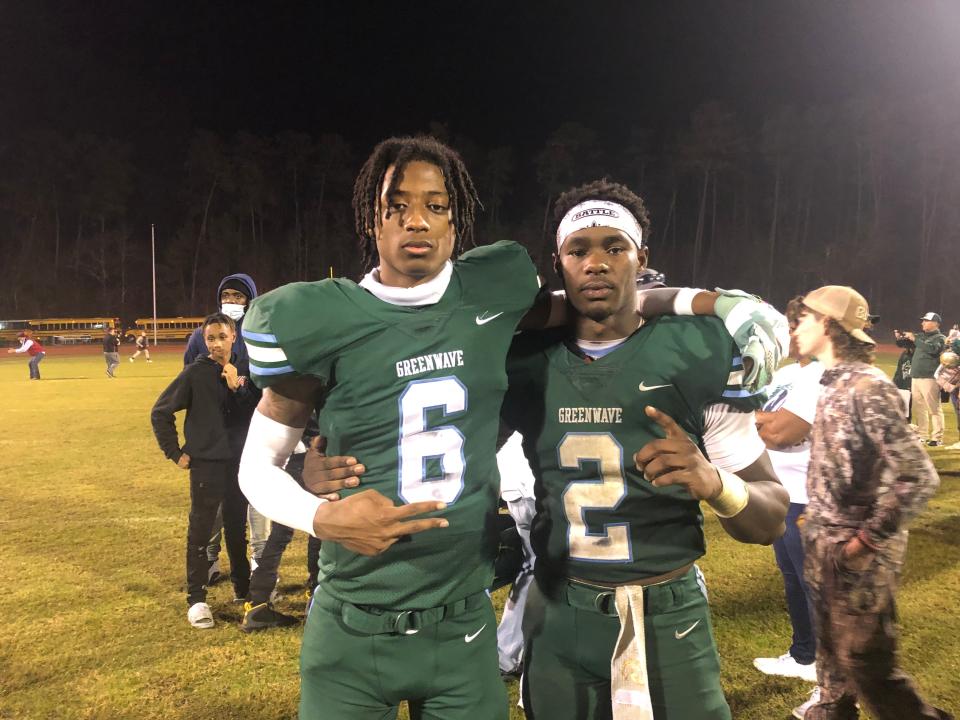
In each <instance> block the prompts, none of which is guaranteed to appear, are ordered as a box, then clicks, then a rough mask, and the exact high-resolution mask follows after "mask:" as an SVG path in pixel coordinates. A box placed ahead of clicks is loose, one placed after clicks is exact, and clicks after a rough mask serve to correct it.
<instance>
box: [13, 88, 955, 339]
mask: <svg viewBox="0 0 960 720" xmlns="http://www.w3.org/2000/svg"><path fill="white" fill-rule="evenodd" d="M425 130H426V131H428V132H431V133H433V134H435V135H437V136H439V137H440V138H441V139H444V140H446V141H448V142H450V143H452V144H453V145H454V146H455V147H457V148H458V149H459V150H460V152H461V153H462V154H463V156H464V158H465V160H466V162H467V166H468V167H469V168H470V169H471V172H472V173H473V176H474V180H475V181H476V183H477V185H478V188H479V191H480V194H481V198H482V200H483V202H484V206H485V212H484V213H482V215H481V218H480V221H479V227H478V230H477V233H476V235H477V237H478V238H479V239H480V241H481V242H486V241H490V240H494V239H499V238H502V237H509V238H513V239H517V240H520V241H521V242H523V243H524V244H526V245H527V247H528V248H529V249H530V252H531V254H532V255H533V257H534V259H535V260H536V261H537V262H538V263H539V264H540V266H541V268H542V270H543V271H544V274H545V275H547V276H550V275H552V271H551V270H550V269H549V268H550V256H551V254H552V252H553V247H554V244H553V238H552V235H551V233H552V230H553V227H554V221H553V217H552V208H551V205H552V202H553V200H554V199H555V198H556V196H557V194H558V193H560V192H562V191H563V190H564V189H566V188H568V187H570V186H572V185H574V184H576V183H580V182H584V181H587V180H591V179H594V178H596V177H599V176H601V175H606V176H608V177H611V178H613V179H616V180H619V181H621V182H624V183H626V184H627V185H629V186H631V187H632V188H634V189H635V190H637V191H638V192H640V194H641V195H643V196H644V198H645V199H646V201H647V204H648V206H649V207H650V211H651V216H652V220H653V234H652V236H651V239H650V248H651V264H652V265H653V266H655V267H657V268H658V269H660V270H663V271H665V272H666V273H667V275H668V278H669V280H670V281H671V282H672V283H674V284H687V285H699V286H713V285H724V286H737V287H742V288H746V289H750V290H753V291H755V292H759V293H761V294H763V295H764V296H765V297H767V298H769V299H771V300H772V301H773V302H775V303H778V304H781V305H782V304H783V303H784V302H785V301H786V300H787V299H788V298H789V297H791V296H792V295H794V294H796V293H798V292H802V291H804V290H806V289H809V288H812V287H815V286H818V285H822V284H825V283H838V284H850V285H853V286H855V287H857V288H858V289H860V290H861V291H862V292H863V293H864V294H865V295H866V296H867V298H868V299H869V300H870V302H871V305H872V307H874V308H876V309H877V310H878V311H879V312H881V313H882V314H883V315H884V316H885V317H884V320H885V323H884V324H885V325H887V326H888V327H889V325H910V326H911V327H912V326H913V325H915V324H916V321H915V317H917V316H918V315H919V313H920V312H921V311H925V310H928V309H936V310H939V311H940V312H942V313H943V314H944V315H945V320H948V321H949V322H953V321H955V320H956V319H960V261H958V256H960V92H958V87H954V88H951V89H950V90H949V91H948V92H939V93H937V94H931V95H926V96H921V97H915V98H913V99H912V100H911V101H910V102H909V103H904V102H898V103H893V102H888V101H883V100H879V99H875V98H857V99H851V100H850V101H848V102H847V103H845V104H843V105H839V106H820V107H804V108H799V107H781V108H778V109H776V110H774V111H771V112H769V113H768V114H767V116H766V117H764V118H762V119H760V121H758V122H755V123H753V124H752V125H751V124H748V123H746V122H745V121H743V120H742V119H740V118H738V117H737V115H736V113H735V112H734V111H733V110H731V109H730V108H726V107H723V106H721V105H719V104H717V103H706V104H704V105H702V106H701V107H699V108H698V109H697V110H696V111H695V112H694V113H693V114H692V116H691V117H690V118H689V122H688V123H686V125H685V126H684V127H679V128H673V129H670V130H667V131H665V130H655V129H650V128H644V127H630V126H629V124H628V123H625V125H624V128H623V133H622V136H621V137H616V138H611V137H600V136H598V134H597V133H596V132H595V131H593V130H592V129H591V128H590V127H588V126H587V125H584V124H580V123H573V122H568V123H563V124H560V125H559V126H558V127H557V129H556V130H555V131H554V132H553V133H552V134H550V136H549V137H547V138H545V140H544V141H543V144H542V146H540V147H539V148H531V147H520V146H515V147H506V146H504V147H483V146H481V145H480V144H478V143H476V142H474V141H472V140H471V139H469V138H463V137H458V136H457V135H456V134H451V132H450V131H449V130H448V129H447V127H446V126H444V125H442V124H439V123H435V124H432V125H431V126H430V127H429V128H425ZM368 151H369V148H368V147H357V146H355V145H353V144H351V143H350V142H348V141H347V140H346V139H345V138H344V137H342V136H340V135H336V134H324V133H319V134H317V135H306V134H302V133H294V132H287V133H283V134H280V135H277V136H274V137H260V136H256V135H252V134H249V133H239V134H237V135H234V136H232V137H222V136H219V135H217V134H215V133H212V132H208V131H196V132H195V133H194V135H193V137H192V140H191V141H190V143H189V145H188V146H187V147H184V148H182V161H177V162H176V163H174V164H173V167H175V168H178V171H177V172H175V173H170V172H168V173H166V174H159V175H158V174H157V173H159V172H160V171H154V170H152V169H151V168H150V167H145V166H143V164H142V163H139V162H138V155H137V148H134V147H131V146H130V145H129V144H126V143H124V142H121V141H119V140H116V139H112V138H108V137H97V136H93V135H72V136H71V135H64V134H62V133H57V132H53V131H33V132H29V133H26V134H24V135H22V136H19V137H16V138H8V139H7V140H6V142H5V143H4V144H3V145H0V257H2V259H3V266H4V272H3V275H2V284H0V317H38V316H43V315H56V314H71V315H86V314H107V315H120V316H121V317H123V318H124V319H131V318H133V317H136V316H140V315H147V314H149V312H150V255H149V248H150V245H149V239H150V229H149V227H150V223H156V226H157V264H158V268H157V272H158V310H159V313H160V314H161V315H176V314H196V313H203V312H206V311H208V310H209V309H211V306H212V305H213V301H214V297H213V292H214V289H215V286H216V283H217V280H218V279H219V278H220V277H221V276H222V275H223V274H224V273H226V272H232V271H244V272H249V273H250V274H252V275H253V276H254V278H255V279H256V281H257V282H258V284H260V285H261V287H262V288H264V289H269V288H271V287H275V286H277V285H280V284H282V283H285V282H289V281H293V280H308V279H317V278H321V277H326V276H327V275H328V274H329V273H330V272H331V269H332V272H333V273H335V274H336V275H346V276H350V277H357V275H358V273H359V271H360V268H359V265H358V246H357V242H356V240H355V236H354V232H353V227H352V225H353V215H352V211H351V208H350V196H351V190H352V181H353V177H354V176H355V174H356V172H357V170H358V168H359V165H360V163H361V162H362V161H363V159H364V157H365V155H366V153H367V152H368ZM146 188H150V190H149V191H148V190H146ZM148 192H149V193H156V192H160V193H162V194H164V196H165V201H166V202H165V204H163V207H165V208H168V210H166V211H165V212H163V213H162V216H161V217H150V216H148V215H149V214H150V213H148V212H146V211H145V210H144V208H145V207H147V206H148V205H149V203H148V202H147V201H146V200H145V195H146V194H147V193H148ZM888 323H889V325H888Z"/></svg>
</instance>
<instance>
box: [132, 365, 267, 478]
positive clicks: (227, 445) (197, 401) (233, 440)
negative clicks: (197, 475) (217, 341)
mask: <svg viewBox="0 0 960 720" xmlns="http://www.w3.org/2000/svg"><path fill="white" fill-rule="evenodd" d="M230 360H231V362H233V363H234V364H235V365H236V358H231V359H230ZM222 370H223V368H222V367H221V366H220V363H218V362H217V361H216V360H211V359H210V357H209V356H208V355H206V354H204V355H202V356H200V357H199V358H197V359H196V360H195V361H194V362H192V363H191V364H190V365H188V366H187V367H185V368H184V369H183V371H182V372H181V373H180V374H179V375H178V376H177V377H176V379H175V380H174V381H173V382H172V383H170V385H169V386H168V387H167V389H166V390H164V391H163V393H162V394H161V395H160V397H159V398H157V402H156V403H155V404H154V406H153V410H152V411H151V412H150V422H151V423H152V425H153V433H154V435H155V436H156V438H157V443H158V444H159V445H160V449H161V450H162V451H163V454H164V455H166V456H167V457H168V458H170V459H171V460H173V461H174V462H178V461H179V460H180V456H181V455H182V454H183V453H186V454H187V455H189V456H190V457H191V458H196V459H197V460H239V459H240V455H241V453H242V452H243V443H244V441H245V440H246V438H247V427H248V426H249V425H250V416H251V415H252V414H253V409H254V408H255V407H256V405H257V401H258V399H259V396H260V392H259V391H258V390H257V388H256V385H254V384H253V383H252V382H250V381H249V380H248V381H247V382H246V383H244V385H243V386H242V387H241V388H239V389H237V390H236V391H234V392H231V391H230V390H229V389H228V388H227V384H226V382H225V381H224V380H223V379H222V378H221V372H222ZM180 410H186V411H187V417H186V420H185V421H184V424H183V434H184V438H185V439H186V442H185V443H184V445H183V447H182V448H181V447H180V439H179V437H178V436H177V428H176V424H175V421H174V414H175V413H177V412H179V411H180Z"/></svg>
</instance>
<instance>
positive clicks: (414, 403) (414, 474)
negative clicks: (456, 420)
mask: <svg viewBox="0 0 960 720" xmlns="http://www.w3.org/2000/svg"><path fill="white" fill-rule="evenodd" d="M432 409H439V410H442V411H443V415H444V417H446V416H447V415H450V414H452V413H459V412H463V411H464V410H466V409H467V388H465V387H464V386H463V385H462V384H461V382H460V381H459V380H457V379H456V378H455V377H446V378H437V379H436V380H414V381H413V382H411V383H410V384H409V385H407V387H406V388H405V389H404V391H403V393H401V395H400V447H399V451H400V487H399V488H398V493H399V494H400V497H401V498H402V499H403V501H404V502H407V503H413V502H420V501H422V500H438V501H440V502H445V503H452V502H453V501H455V500H456V499H457V498H458V497H460V493H461V492H462V491H463V471H464V468H465V467H466V461H465V460H464V456H463V443H464V437H463V433H461V432H460V430H459V429H457V428H456V427H454V426H453V425H441V426H439V427H433V428H429V429H428V428H427V411H428V410H432Z"/></svg>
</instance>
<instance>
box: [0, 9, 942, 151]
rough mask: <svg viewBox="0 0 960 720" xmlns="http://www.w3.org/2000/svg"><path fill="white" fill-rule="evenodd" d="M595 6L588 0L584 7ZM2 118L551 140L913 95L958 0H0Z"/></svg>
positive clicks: (86, 127) (78, 126)
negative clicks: (557, 131)
mask: <svg viewBox="0 0 960 720" xmlns="http://www.w3.org/2000/svg"><path fill="white" fill-rule="evenodd" d="M587 7H590V8H591V9H589V10H588V9H585V8H587ZM0 14H2V17H3V20H2V22H0V131H2V132H3V134H4V135H10V134H13V133H16V132H18V131H21V130H23V129H25V128H30V127H45V128H51V129H55V130H59V131H61V132H73V131H86V132H96V133H100V134H104V135H109V136H112V137H117V138H121V139H127V140H130V141H132V142H134V143H135V145H136V147H137V149H138V152H139V153H141V154H143V156H144V157H150V156H151V155H156V156H157V157H158V158H162V157H163V155H164V154H165V152H164V151H165V149H166V148H167V147H168V146H169V145H170V143H176V142H182V140H181V138H183V137H186V136H188V135H189V133H190V132H191V130H192V129H193V128H195V127H202V128H205V129H209V130H213V131H215V132H218V133H223V134H231V133H233V132H235V131H237V130H249V131H251V132H253V133H257V134H273V133H276V132H278V131H281V130H285V129H293V130H302V131H305V132H314V133H319V132H321V131H324V132H336V133H340V134H341V135H343V136H344V137H346V138H348V139H349V140H350V141H351V142H353V143H355V144H356V145H357V146H358V147H361V148H363V147H365V146H369V145H372V144H373V143H374V142H376V141H377V140H378V139H380V138H382V137H384V136H386V135H389V134H396V133H404V132H416V131H419V130H423V129H425V128H426V127H427V125H428V123H429V122H430V121H432V120H435V121H440V122H443V123H446V124H447V126H448V127H449V128H450V130H451V132H454V133H457V134H462V135H465V136H467V137H470V138H472V139H474V140H476V141H477V142H480V143H482V144H485V145H495V144H500V143H509V144H513V145H515V146H519V147H523V146H525V145H528V144H529V145H530V146H538V145H540V144H541V143H542V141H543V139H544V138H545V137H546V136H547V135H548V134H549V133H550V132H551V131H552V130H553V129H554V128H556V127H557V126H558V125H559V124H560V123H561V122H563V121H565V120H575V121H580V122H583V123H584V124H587V125H589V126H590V127H593V128H594V129H596V130H598V131H599V132H600V133H601V135H603V136H609V137H611V138H613V139H616V138H618V137H619V136H620V135H621V134H622V133H624V132H625V128H627V127H629V126H631V125H642V126H644V127H650V128H654V129H668V128H670V127H671V126H674V125H676V124H680V123H682V122H683V121H684V120H685V119H686V118H687V117H688V116H689V114H690V112H691V111H692V110H693V109H694V108H695V107H696V106H697V105H699V104H700V103H701V102H703V101H705V100H719V101H721V102H723V103H724V104H725V105H727V106H729V107H732V108H734V109H735V110H736V112H738V114H739V115H740V116H741V117H742V118H743V119H744V120H745V122H746V124H747V125H748V126H749V125H750V122H751V120H754V121H755V120H757V119H758V118H759V117H760V115H761V114H762V112H763V110H764V109H765V108H769V107H776V106H778V105H782V104H791V105H797V106H800V107H803V106H805V105H809V104H814V103H819V102H833V101H837V100H839V99H843V98H845V97H849V96H852V95H864V94H873V95H878V96H883V97H893V98H897V97H900V96H903V97H909V96H911V95H912V94H915V93H917V92H921V91H923V90H925V89H930V88H936V87H938V86H940V85H943V84H946V83H948V82H950V81H951V80H955V79H956V77H957V76H958V75H960V50H958V47H960V44H958V37H960V3H957V2H954V1H953V0H945V1H940V2H934V1H932V0H899V1H891V0H872V1H868V0H860V1H857V2H840V1H837V0H829V1H817V0H808V1H806V2H799V1H796V2H787V1H785V0H762V1H761V0H758V1H752V2H751V1H746V0H744V1H739V2H736V1H729V0H710V1H707V0H701V1H699V2H693V1H689V0H687V1H681V2H677V1H672V2H649V1H647V2H640V1H639V0H635V1H634V2H596V3H582V2H580V3H568V2H512V3H505V2H484V3H449V2H448V3H419V2H408V3H402V4H394V3H388V2H378V3H374V2H340V3H324V2H313V3H306V2H302V3H296V2H282V3H281V2H257V3H252V2H229V3H212V2H189V3H180V2H170V1H167V0H164V1H163V2H145V1H141V2H96V3H93V2H50V1H46V0H20V2H9V1H8V2H3V3H0Z"/></svg>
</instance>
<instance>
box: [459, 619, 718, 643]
mask: <svg viewBox="0 0 960 720" xmlns="http://www.w3.org/2000/svg"><path fill="white" fill-rule="evenodd" d="M697 622H700V621H699V620H697ZM486 626H487V624H486V623H484V624H483V627H481V628H480V629H479V630H477V631H476V632H475V633H474V634H473V635H464V636H463V641H464V642H473V640H474V638H475V637H477V635H479V634H480V633H482V632H483V628H485V627H486Z"/></svg>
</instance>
